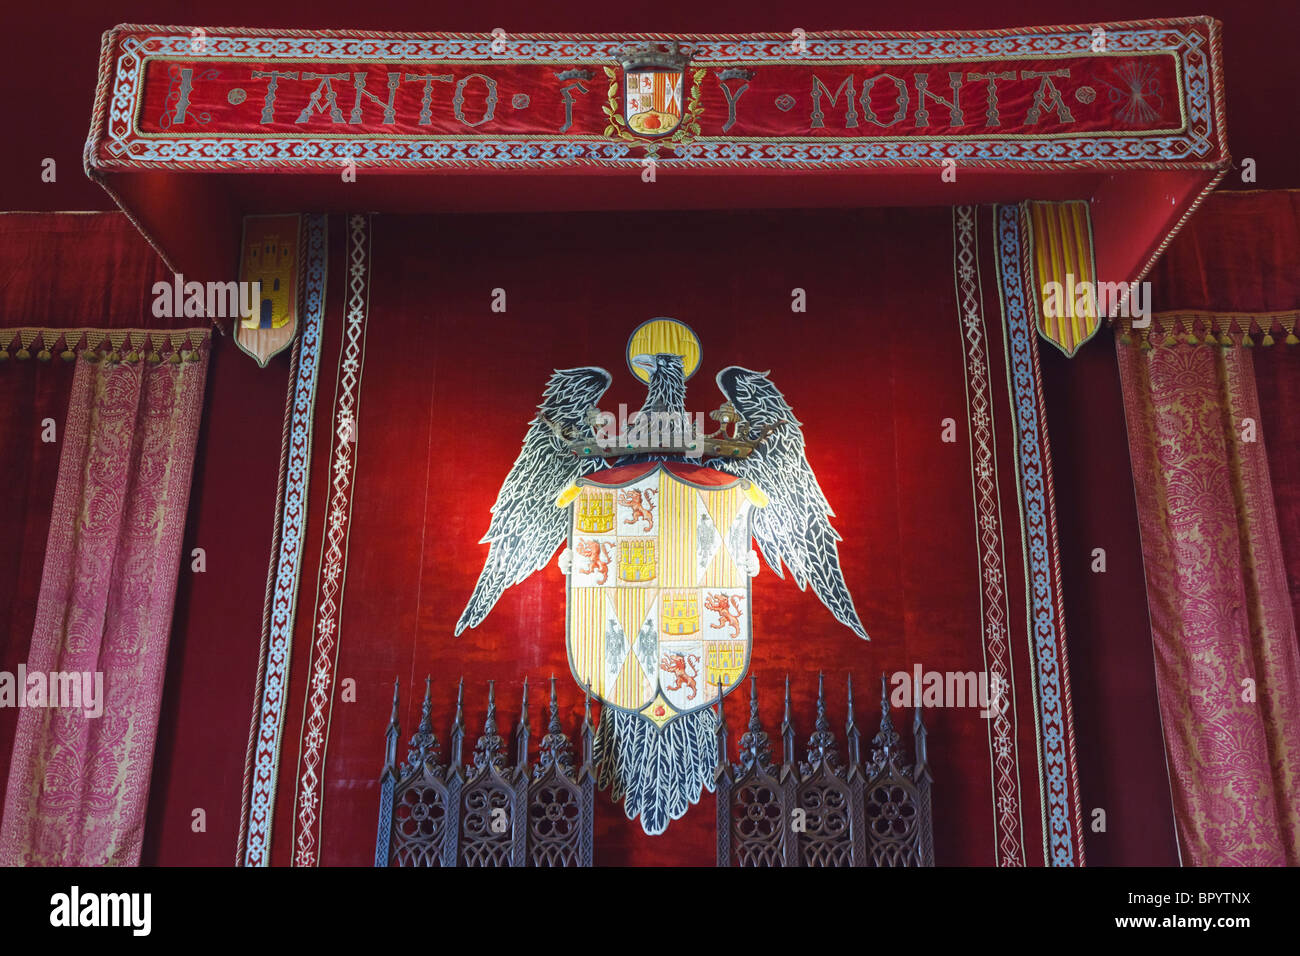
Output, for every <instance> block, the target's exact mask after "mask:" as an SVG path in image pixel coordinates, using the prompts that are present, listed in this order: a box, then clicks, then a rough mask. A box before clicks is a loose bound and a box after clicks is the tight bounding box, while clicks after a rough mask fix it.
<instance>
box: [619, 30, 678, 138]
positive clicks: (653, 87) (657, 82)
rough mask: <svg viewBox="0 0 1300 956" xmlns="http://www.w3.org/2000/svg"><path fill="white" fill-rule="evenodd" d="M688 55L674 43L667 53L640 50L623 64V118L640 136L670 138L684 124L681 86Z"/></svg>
mask: <svg viewBox="0 0 1300 956" xmlns="http://www.w3.org/2000/svg"><path fill="white" fill-rule="evenodd" d="M689 61H690V56H689V54H686V53H683V52H682V50H681V47H680V45H678V44H676V43H674V44H673V45H672V47H671V48H669V49H668V50H661V49H657V48H656V47H655V46H654V45H648V46H642V47H637V48H635V49H634V50H632V51H631V52H629V53H628V54H627V55H626V56H625V57H624V58H623V61H622V66H623V115H624V117H626V119H627V125H628V128H629V129H630V130H631V131H632V132H634V133H636V134H637V135H639V136H667V135H668V134H669V133H671V132H672V131H673V130H675V129H676V128H677V124H679V123H680V122H681V121H682V84H683V77H684V76H685V74H686V64H687V63H688V62H689Z"/></svg>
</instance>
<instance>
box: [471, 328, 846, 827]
mask: <svg viewBox="0 0 1300 956" xmlns="http://www.w3.org/2000/svg"><path fill="white" fill-rule="evenodd" d="M699 363H700V347H699V340H698V339H697V338H696V336H695V333H694V332H692V331H691V330H690V329H689V328H687V327H686V326H685V325H683V324H682V323H680V322H676V321H673V320H671V319H654V320H651V321H650V322H647V323H645V324H643V325H642V326H640V327H639V328H638V329H637V330H636V331H635V332H634V333H633V335H632V338H631V340H630V341H629V343H628V364H629V367H630V368H631V370H632V371H633V373H634V374H636V375H637V377H638V378H640V379H641V380H642V381H645V382H646V383H647V385H648V387H649V394H648V395H647V397H646V401H645V404H644V405H643V406H642V407H641V409H640V410H639V411H638V412H636V413H635V414H634V415H633V416H631V417H630V418H628V419H627V420H626V421H621V420H620V418H619V416H614V415H613V414H611V413H609V412H602V411H600V409H599V408H598V407H597V402H598V401H599V400H600V398H601V396H602V395H603V394H604V393H605V391H606V390H607V389H608V388H609V385H610V383H611V381H612V376H611V375H610V373H609V372H607V371H606V370H605V369H603V368H598V367H594V366H588V367H584V368H572V369H562V370H558V371H556V372H555V373H554V374H553V375H552V376H551V380H550V382H548V383H547V386H546V390H545V392H544V393H543V397H542V402H541V404H540V405H539V406H538V413H537V415H536V417H535V418H534V419H533V421H532V422H531V424H530V426H529V430H528V434H527V436H526V437H525V439H524V446H523V450H522V451H521V452H520V455H519V458H518V459H517V460H516V461H515V464H514V466H513V467H512V468H511V469H510V473H509V475H507V476H506V480H505V483H504V484H503V485H502V487H501V491H500V493H499V494H498V496H497V501H496V504H495V505H493V508H492V521H491V524H490V526H489V527H488V531H487V534H486V535H485V536H484V537H483V541H484V542H487V543H488V544H489V549H488V556H487V563H486V564H485V565H484V568H483V572H482V574H481V575H480V576H479V580H478V584H477V586H476V587H475V589H474V593H473V595H471V597H470V599H469V603H468V605H467V606H466V608H465V611H464V613H462V615H461V618H460V621H459V622H458V624H457V626H456V633H457V634H459V633H461V631H463V630H464V629H465V628H466V627H475V626H477V625H478V624H480V623H481V622H482V621H483V619H484V618H485V617H486V616H487V614H488V612H489V611H490V610H491V609H492V607H493V606H494V605H495V604H496V602H497V600H498V599H499V598H500V597H501V595H502V593H503V592H504V591H505V590H506V588H508V587H510V586H511V585H513V584H518V583H519V582H520V581H522V580H524V578H526V577H528V575H529V574H531V573H532V572H533V571H536V570H539V569H541V568H542V567H544V566H545V565H546V564H547V563H548V562H549V561H550V559H551V557H552V556H553V555H554V553H555V550H556V548H557V547H558V546H559V545H560V544H562V543H564V544H566V547H565V548H564V550H563V552H562V554H561V556H560V568H561V570H562V571H563V572H564V573H565V575H566V576H567V577H568V585H567V597H568V601H567V603H568V608H567V631H568V634H567V646H568V654H569V664H570V667H571V669H572V671H573V675H574V678H575V679H576V680H577V681H578V683H579V684H580V685H581V686H582V687H583V688H584V689H585V690H586V691H587V692H588V693H590V694H591V695H592V696H594V697H596V698H597V699H599V700H600V701H601V704H602V709H601V715H600V724H599V727H598V730H597V735H596V758H597V763H598V781H599V783H600V785H601V787H608V788H609V790H610V793H611V796H612V797H613V799H615V800H622V801H623V802H624V809H625V811H626V813H627V815H628V817H630V818H639V819H640V820H641V824H642V826H643V828H644V829H645V831H646V832H647V833H651V834H654V833H662V832H663V831H664V830H665V829H667V826H668V823H669V822H670V821H671V820H675V819H678V818H679V817H681V816H683V815H684V814H685V813H686V811H687V810H688V809H689V808H690V805H691V804H693V803H695V802H697V801H698V800H699V797H700V793H701V791H702V790H703V789H705V788H707V789H710V790H712V789H713V769H714V763H715V761H716V745H715V741H714V730H715V716H714V710H713V705H714V704H716V703H717V702H718V701H719V698H720V696H721V695H725V694H727V693H729V692H730V691H731V690H732V689H733V688H735V687H736V686H737V685H738V684H739V683H740V681H741V679H742V678H743V676H744V674H745V672H746V670H747V668H748V666H749V659H750V651H751V646H752V638H753V635H754V633H755V630H754V622H753V616H752V605H751V602H750V582H751V579H752V578H753V577H754V576H755V575H757V574H758V571H759V560H758V553H757V552H756V551H754V550H753V549H752V542H755V541H756V542H757V544H758V548H759V550H761V552H762V554H763V557H764V559H765V560H766V562H767V565H768V567H769V568H771V569H772V570H773V571H774V572H776V574H778V575H779V576H782V577H784V571H783V569H784V570H788V571H789V572H790V575H791V577H793V578H794V581H795V583H796V584H797V585H798V586H799V587H800V589H803V588H806V587H807V586H808V585H809V584H811V585H812V588H813V591H814V592H815V593H816V594H817V596H818V597H819V598H820V599H821V601H822V603H823V604H825V605H826V607H827V608H828V609H829V610H830V612H831V613H832V614H833V615H834V616H835V617H836V619H838V620H839V621H840V622H841V623H843V624H844V625H845V626H846V627H848V628H850V629H851V630H852V631H853V632H854V633H856V634H857V635H858V636H860V637H862V638H864V639H865V638H866V636H867V634H866V631H865V630H864V628H863V626H862V622H861V621H860V620H859V618H858V613H857V610H856V609H855V608H854V606H853V599H852V597H851V596H850V595H849V591H848V588H847V587H846V585H845V583H844V575H843V572H842V570H841V568H840V562H839V553H838V549H837V545H836V542H837V541H838V540H839V535H838V534H837V533H836V532H835V529H834V528H832V527H831V524H830V517H831V515H832V514H833V512H832V510H831V507H830V504H829V503H828V502H827V501H826V497H825V495H824V494H823V493H822V490H821V488H820V487H819V486H818V484H817V479H816V477H815V476H814V475H813V472H812V468H811V467H810V466H809V464H808V460H807V458H806V457H805V454H804V441H803V434H802V432H801V431H800V425H799V422H798V420H797V419H795V417H794V412H793V411H792V409H791V408H790V406H789V404H788V403H787V402H786V400H785V397H784V396H783V395H782V394H781V392H780V391H779V390H778V389H777V388H776V386H775V385H773V384H772V382H771V380H770V379H769V377H768V373H767V372H756V371H753V370H751V369H747V368H742V367H740V366H738V365H733V366H729V367H727V368H724V369H723V370H722V371H721V372H719V373H718V376H717V384H718V387H719V389H721V391H722V394H723V397H724V398H725V401H724V402H723V403H722V405H721V406H720V407H719V408H718V409H717V410H716V411H714V412H711V413H710V415H709V418H710V419H711V423H710V424H708V425H705V424H704V416H703V415H698V416H691V415H690V414H689V413H688V412H687V409H686V381H687V379H688V378H689V377H690V376H691V374H693V373H694V371H695V370H696V368H697V367H698V366H699Z"/></svg>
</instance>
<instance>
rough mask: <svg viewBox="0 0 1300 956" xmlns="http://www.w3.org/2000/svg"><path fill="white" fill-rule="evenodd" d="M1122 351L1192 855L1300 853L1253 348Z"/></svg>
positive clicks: (1299, 801)
mask: <svg viewBox="0 0 1300 956" xmlns="http://www.w3.org/2000/svg"><path fill="white" fill-rule="evenodd" d="M1117 348H1118V353H1119V367H1120V376H1121V381H1122V384H1123V389H1124V404H1125V408H1126V414H1127V418H1128V432H1129V448H1130V454H1131V456H1132V462H1133V477H1134V482H1135V486H1136V489H1137V503H1138V516H1139V521H1140V524H1141V529H1142V551H1143V558H1144V561H1145V565H1146V579H1147V592H1148V600H1149V602H1150V608H1151V626H1152V634H1153V639H1154V641H1155V657H1156V680H1157V686H1158V689H1159V697H1160V713H1161V719H1162V721H1163V724H1164V732H1165V743H1166V752H1167V755H1168V760H1169V770H1170V783H1171V787H1172V790H1173V800H1174V809H1175V817H1176V819H1177V826H1178V839H1179V845H1180V848H1181V852H1182V859H1183V863H1184V864H1186V865H1197V866H1203V865H1211V866H1214V865H1255V866H1258V865H1271V866H1282V865H1296V864H1300V777H1298V776H1297V774H1298V772H1300V650H1298V649H1297V643H1296V624H1295V618H1294V616H1293V614H1292V609H1291V605H1290V599H1289V594H1288V590H1287V582H1286V575H1285V571H1284V563H1283V556H1282V546H1281V541H1280V539H1279V535H1278V523H1277V515H1276V512H1275V509H1274V500H1273V495H1272V490H1271V486H1270V483H1269V472H1268V463H1267V459H1266V457H1265V446H1264V435H1263V434H1262V431H1261V430H1260V425H1259V422H1260V413H1259V399H1258V395H1257V393H1256V388H1255V376H1254V366H1253V361H1252V357H1251V350H1249V349H1246V348H1242V347H1240V346H1238V347H1233V348H1218V347H1215V346H1209V345H1186V344H1168V343H1166V344H1164V345H1158V346H1156V347H1154V348H1151V349H1150V350H1143V349H1138V348H1134V347H1130V346H1126V345H1122V344H1120V345H1118V346H1117ZM1252 682H1253V690H1254V694H1253V699H1252V698H1251V695H1250V694H1249V693H1248V689H1249V688H1250V687H1251V686H1252Z"/></svg>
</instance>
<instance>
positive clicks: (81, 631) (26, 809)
mask: <svg viewBox="0 0 1300 956" xmlns="http://www.w3.org/2000/svg"><path fill="white" fill-rule="evenodd" d="M159 340H160V341H161V342H162V344H161V347H159V345H158V343H157V342H153V341H151V342H150V346H149V348H148V349H143V348H142V349H139V351H135V350H132V352H131V353H130V354H123V355H121V356H120V358H121V359H123V360H118V359H119V355H118V352H117V350H116V348H115V349H114V352H113V353H112V354H111V355H105V356H104V357H103V358H102V359H99V360H96V361H89V360H86V359H81V360H78V361H77V367H76V371H75V374H74V378H73V384H72V393H71V397H70V400H69V405H68V414H67V419H66V421H65V422H64V423H63V426H62V429H61V431H60V434H59V441H60V443H61V452H60V459H59V475H58V482H57V485H56V488H55V493H54V506H53V516H52V520H51V522H50V530H49V537H48V540H47V545H46V552H45V565H44V571H43V573H42V577H41V588H40V598H39V601H38V604H37V610H36V624H35V627H34V629H33V631H32V640H31V650H30V653H29V655H28V658H27V661H26V679H27V680H26V683H27V687H26V701H25V703H26V706H24V707H23V709H22V710H21V711H20V716H19V719H18V728H17V733H16V737H15V741H14V749H13V757H12V761H11V763H10V769H9V781H8V787H7V791H6V795H5V807H4V819H3V825H2V827H0V864H4V865H19V864H28V865H54V864H58V865H80V866H86V865H103V864H126V865H131V864H135V863H137V862H138V861H139V857H140V846H141V840H142V837H143V829H144V819H145V801H146V798H147V796H148V790H149V773H150V767H151V764H152V760H153V750H154V740H155V736H156V731H157V723H158V710H159V705H160V703H161V699H162V686H163V675H164V672H165V663H166V653H167V638H168V634H169V632H170V627H171V616H172V604H173V598H174V596H175V591H176V577H177V570H178V565H179V561H180V558H181V539H182V535H183V533H184V529H185V513H186V505H187V502H188V499H189V492H190V474H191V469H192V466H193V459H194V446H195V440H196V438H197V435H198V428H199V419H200V413H201V404H202V399H203V388H204V381H205V378H206V376H207V365H208V344H209V343H208V333H207V332H206V331H203V332H197V331H192V332H191V333H190V334H188V335H186V336H184V337H175V336H173V335H167V336H159ZM116 344H117V343H114V345H115V346H116ZM195 346H197V347H195ZM42 687H43V688H44V693H38V691H39V689H40V688H42ZM78 693H79V694H80V699H79V700H78V699H77V697H76V695H77V694H78ZM38 696H39V698H40V699H38ZM56 704H57V705H58V706H53V705H56Z"/></svg>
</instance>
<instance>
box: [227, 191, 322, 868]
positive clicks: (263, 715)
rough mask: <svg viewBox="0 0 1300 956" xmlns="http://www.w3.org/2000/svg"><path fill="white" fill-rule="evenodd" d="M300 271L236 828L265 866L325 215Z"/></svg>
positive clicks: (313, 224) (307, 443) (297, 556)
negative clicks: (251, 729) (278, 506)
mask: <svg viewBox="0 0 1300 956" xmlns="http://www.w3.org/2000/svg"><path fill="white" fill-rule="evenodd" d="M306 236H307V268H306V270H305V273H304V295H303V316H304V321H303V324H302V333H301V335H302V340H301V344H300V346H299V352H298V364H297V367H296V369H295V372H294V377H293V379H292V380H291V385H290V389H291V393H292V395H293V414H292V420H291V422H290V426H289V444H288V447H287V449H286V452H285V462H286V471H285V475H286V477H285V493H284V507H283V510H282V511H281V512H280V513H279V514H278V515H277V516H276V519H277V522H278V525H279V527H278V529H277V531H275V532H273V539H274V537H275V536H278V537H279V553H278V556H277V557H276V558H275V572H274V573H275V593H274V599H273V601H272V605H271V613H270V619H269V622H268V625H267V637H266V654H265V656H264V658H263V659H262V660H260V661H259V668H264V670H265V678H264V679H263V680H262V681H260V682H259V686H258V690H257V696H258V704H257V715H256V717H255V718H254V726H255V728H256V731H255V733H256V736H255V746H254V749H253V752H252V754H251V761H250V766H251V770H250V771H249V777H250V784H249V787H248V792H247V799H246V801H245V806H244V808H243V812H244V817H245V819H246V821H247V824H246V826H245V827H244V828H243V830H244V832H243V833H241V841H240V842H241V843H242V844H243V848H242V853H241V856H242V858H243V859H242V863H243V865H244V866H266V865H268V864H269V863H270V856H271V822H272V816H273V814H274V810H275V793H276V776H277V773H278V770H279V766H280V745H281V737H282V735H283V732H284V717H285V707H286V703H287V699H288V690H289V660H290V656H291V651H292V647H293V622H294V616H295V612H296V609H297V603H298V580H299V577H300V576H301V573H302V549H303V539H304V537H305V535H306V530H307V486H308V479H309V477H310V473H311V436H312V416H313V414H314V413H315V409H316V382H317V379H318V377H319V371H320V347H321V327H322V325H323V323H324V320H325V291H326V289H325V279H326V270H327V266H328V256H329V248H328V243H327V238H328V220H327V217H326V216H324V215H311V216H308V217H307V220H306Z"/></svg>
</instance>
